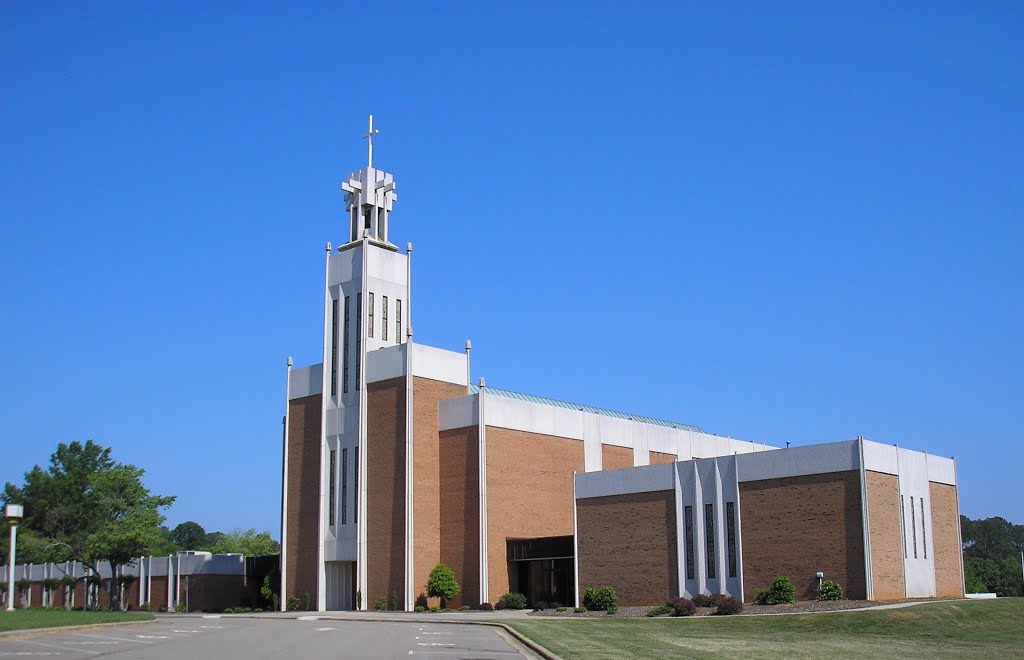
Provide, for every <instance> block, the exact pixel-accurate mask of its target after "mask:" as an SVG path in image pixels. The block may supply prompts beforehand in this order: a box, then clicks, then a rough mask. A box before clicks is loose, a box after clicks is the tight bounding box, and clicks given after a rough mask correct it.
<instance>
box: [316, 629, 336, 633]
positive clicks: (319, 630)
mask: <svg viewBox="0 0 1024 660" xmlns="http://www.w3.org/2000/svg"><path fill="white" fill-rule="evenodd" d="M316 630H317V632H326V631H328V630H335V629H334V628H317V629H316Z"/></svg>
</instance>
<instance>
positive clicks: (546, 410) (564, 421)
mask: <svg viewBox="0 0 1024 660" xmlns="http://www.w3.org/2000/svg"><path fill="white" fill-rule="evenodd" d="M578 414H579V412H578V411H574V410H567V409H565V408H557V407H555V406H545V405H540V404H536V403H531V402H529V401H520V400H519V399H509V398H507V397H503V396H489V397H487V405H486V408H485V411H484V415H485V417H486V419H485V420H484V421H485V423H486V424H487V426H495V427H499V428H506V429H513V430H518V431H527V432H530V433H542V434H545V435H556V431H557V430H561V431H563V432H566V433H571V435H563V436H561V437H563V438H570V439H573V440H582V439H583V438H582V437H581V436H582V433H583V427H582V425H581V424H579V423H577V422H576V421H575V419H574V415H578ZM559 417H560V418H561V419H557V418H559Z"/></svg>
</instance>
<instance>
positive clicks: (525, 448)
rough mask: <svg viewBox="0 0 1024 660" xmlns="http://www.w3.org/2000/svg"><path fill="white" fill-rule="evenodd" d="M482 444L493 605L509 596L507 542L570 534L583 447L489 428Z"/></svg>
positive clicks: (543, 436)
mask: <svg viewBox="0 0 1024 660" xmlns="http://www.w3.org/2000/svg"><path fill="white" fill-rule="evenodd" d="M486 442H487V523H488V525H487V526H488V530H487V563H488V587H487V588H488V592H489V598H490V600H491V602H492V603H494V602H497V600H498V598H499V597H501V595H502V594H504V593H506V592H508V585H509V569H508V561H507V559H506V556H505V541H506V540H507V539H508V538H534V537H543V536H568V535H571V534H572V533H573V527H572V473H573V471H574V470H575V471H577V472H582V471H583V443H582V442H580V441H579V440H569V439H566V438H559V437H555V436H550V435H542V434H539V433H528V432H526V431H513V430H511V429H503V428H496V427H491V426H489V427H487V438H486ZM626 451H630V452H631V451H632V450H626ZM630 465H632V459H630Z"/></svg>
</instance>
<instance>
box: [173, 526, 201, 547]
mask: <svg viewBox="0 0 1024 660" xmlns="http://www.w3.org/2000/svg"><path fill="white" fill-rule="evenodd" d="M170 539H171V542H172V543H174V545H176V546H178V547H179V548H180V549H182V550H199V549H201V548H202V547H203V546H205V545H206V530H205V529H203V526H202V525H200V524H199V523H197V522H193V521H191V520H188V521H186V522H183V523H181V524H180V525H178V526H177V527H175V528H174V529H173V530H171V534H170Z"/></svg>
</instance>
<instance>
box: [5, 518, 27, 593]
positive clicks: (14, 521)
mask: <svg viewBox="0 0 1024 660" xmlns="http://www.w3.org/2000/svg"><path fill="white" fill-rule="evenodd" d="M4 517H5V518H7V522H8V523H9V524H10V526H11V551H10V552H9V553H7V555H8V556H7V611H8V612H13V611H14V551H15V548H16V546H17V542H18V523H19V522H21V519H22V518H24V517H25V507H23V506H21V505H20V504H8V505H6V506H5V507H4Z"/></svg>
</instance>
